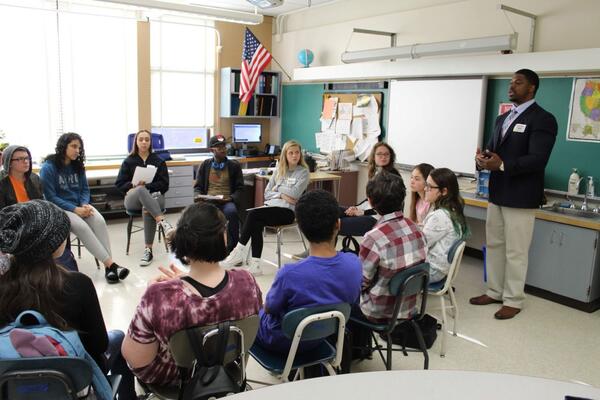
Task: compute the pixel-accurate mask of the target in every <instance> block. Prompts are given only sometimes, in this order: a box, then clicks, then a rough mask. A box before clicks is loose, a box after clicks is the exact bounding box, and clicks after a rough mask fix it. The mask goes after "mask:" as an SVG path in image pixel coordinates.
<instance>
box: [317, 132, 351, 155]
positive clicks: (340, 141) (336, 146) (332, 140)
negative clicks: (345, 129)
mask: <svg viewBox="0 0 600 400" xmlns="http://www.w3.org/2000/svg"><path fill="white" fill-rule="evenodd" d="M346 138H347V136H346V135H336V134H335V133H327V132H317V133H315V142H316V144H317V147H318V148H319V150H320V151H322V152H324V153H331V152H332V151H337V150H345V149H346V144H347V141H346Z"/></svg>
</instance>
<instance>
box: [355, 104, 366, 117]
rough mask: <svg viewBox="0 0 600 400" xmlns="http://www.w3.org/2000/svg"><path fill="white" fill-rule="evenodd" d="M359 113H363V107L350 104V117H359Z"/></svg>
mask: <svg viewBox="0 0 600 400" xmlns="http://www.w3.org/2000/svg"><path fill="white" fill-rule="evenodd" d="M361 115H365V108H364V107H359V106H352V118H356V117H360V116H361Z"/></svg>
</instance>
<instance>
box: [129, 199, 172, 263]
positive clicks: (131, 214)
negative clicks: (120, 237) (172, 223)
mask: <svg viewBox="0 0 600 400" xmlns="http://www.w3.org/2000/svg"><path fill="white" fill-rule="evenodd" d="M165 211H166V210H165V209H163V210H162V213H163V214H164V213H165ZM125 212H126V213H127V215H128V216H129V221H128V222H127V248H126V249H125V254H126V255H129V244H130V243H131V234H132V233H137V232H140V231H143V230H144V227H142V226H137V225H134V224H133V219H134V218H135V217H141V216H143V215H144V213H145V212H147V211H146V210H145V209H141V210H125ZM134 228H135V229H134ZM156 230H157V231H158V243H160V238H161V236H162V238H163V239H164V240H163V241H164V242H165V250H166V251H167V252H168V251H169V246H168V244H167V237H166V235H165V230H164V229H163V227H162V225H161V224H159V223H157V224H156Z"/></svg>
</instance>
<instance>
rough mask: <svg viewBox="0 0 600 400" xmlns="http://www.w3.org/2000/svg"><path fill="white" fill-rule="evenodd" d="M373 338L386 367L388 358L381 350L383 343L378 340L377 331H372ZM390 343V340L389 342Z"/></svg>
mask: <svg viewBox="0 0 600 400" xmlns="http://www.w3.org/2000/svg"><path fill="white" fill-rule="evenodd" d="M371 338H372V339H373V343H375V348H376V349H377V351H378V352H379V356H380V357H381V361H383V363H384V364H385V366H386V368H387V360H386V359H385V357H384V356H383V352H382V351H381V345H380V344H379V342H378V341H377V337H376V336H375V332H373V331H371ZM388 343H389V342H388Z"/></svg>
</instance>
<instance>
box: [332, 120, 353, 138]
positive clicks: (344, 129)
mask: <svg viewBox="0 0 600 400" xmlns="http://www.w3.org/2000/svg"><path fill="white" fill-rule="evenodd" d="M351 124H352V120H351V119H338V120H337V121H336V123H335V133H336V134H338V135H349V134H350V125H351Z"/></svg>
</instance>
